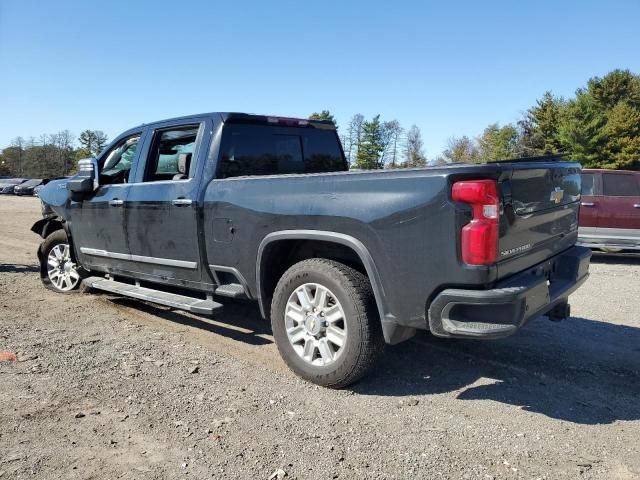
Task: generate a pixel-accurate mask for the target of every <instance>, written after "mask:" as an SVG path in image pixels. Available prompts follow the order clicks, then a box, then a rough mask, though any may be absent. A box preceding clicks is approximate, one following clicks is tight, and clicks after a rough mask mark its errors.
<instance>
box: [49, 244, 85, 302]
mask: <svg viewBox="0 0 640 480" xmlns="http://www.w3.org/2000/svg"><path fill="white" fill-rule="evenodd" d="M47 276H48V277H49V280H50V281H51V283H52V284H53V286H54V287H56V288H57V289H58V290H61V291H63V292H67V291H69V290H73V289H74V288H75V287H76V285H78V282H79V281H80V274H79V273H78V267H77V266H76V264H75V263H74V262H73V260H71V250H70V249H69V245H68V244H66V243H59V244H58V245H56V246H55V247H53V248H52V249H51V250H50V251H49V255H48V256H47Z"/></svg>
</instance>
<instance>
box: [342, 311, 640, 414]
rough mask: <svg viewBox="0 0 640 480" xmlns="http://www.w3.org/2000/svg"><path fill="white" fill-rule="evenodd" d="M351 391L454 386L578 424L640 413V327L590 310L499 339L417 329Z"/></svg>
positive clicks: (404, 392) (430, 390)
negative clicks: (595, 316) (596, 316)
mask: <svg viewBox="0 0 640 480" xmlns="http://www.w3.org/2000/svg"><path fill="white" fill-rule="evenodd" d="M353 391H354V392H356V393H359V394H362V395H383V396H410V395H413V396H420V395H435V394H451V393H453V394H454V396H455V398H456V399H458V400H465V401H474V400H491V401H494V402H499V403H504V404H508V405H514V406H517V407H520V408H522V409H524V410H526V411H529V412H534V413H539V414H542V415H546V416H548V417H550V418H555V419H559V420H566V421H569V422H573V423H579V424H607V423H613V422H615V421H618V420H638V419H640V404H639V402H638V398H639V397H640V329H639V328H634V327H628V326H623V325H614V324H611V323H605V322H600V321H594V320H589V319H585V318H571V319H570V320H568V321H565V322H562V323H560V324H557V325H556V324H554V325H550V324H549V322H548V320H546V318H539V319H536V320H534V321H533V322H531V323H530V324H529V325H528V326H527V327H526V328H525V329H523V330H522V331H521V332H520V333H519V334H517V335H516V336H514V337H511V338H508V339H504V340H499V341H488V342H479V341H462V340H446V339H437V338H435V337H432V336H430V335H428V334H421V335H420V334H419V335H418V336H417V337H416V338H414V339H413V340H411V341H409V342H407V343H405V344H400V345H397V346H394V347H390V348H389V349H388V350H387V355H386V356H385V357H384V358H383V360H382V362H380V364H379V366H378V368H377V369H376V371H374V372H373V373H372V374H371V375H370V376H368V377H367V378H366V379H365V380H363V381H362V382H360V383H359V384H357V385H355V386H354V388H353Z"/></svg>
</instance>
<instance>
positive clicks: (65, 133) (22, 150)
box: [0, 130, 108, 178]
mask: <svg viewBox="0 0 640 480" xmlns="http://www.w3.org/2000/svg"><path fill="white" fill-rule="evenodd" d="M107 142H108V138H107V135H106V134H105V133H104V132H103V131H102V130H84V131H83V132H82V133H81V134H80V135H79V136H78V138H77V139H76V138H75V136H74V135H73V134H72V133H71V132H70V131H69V130H61V131H60V132H58V133H53V134H43V135H40V137H38V138H35V137H30V138H28V139H24V138H23V137H16V138H14V139H13V140H12V141H11V144H10V145H9V146H8V147H6V148H4V149H3V150H2V153H0V175H10V176H14V177H25V178H52V177H58V176H64V175H69V174H70V173H73V172H74V171H75V169H76V165H77V162H78V160H79V159H81V158H87V157H91V156H94V155H97V154H98V153H100V152H101V151H102V149H103V148H104V147H105V146H106V145H107Z"/></svg>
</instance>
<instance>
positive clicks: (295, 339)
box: [285, 283, 347, 367]
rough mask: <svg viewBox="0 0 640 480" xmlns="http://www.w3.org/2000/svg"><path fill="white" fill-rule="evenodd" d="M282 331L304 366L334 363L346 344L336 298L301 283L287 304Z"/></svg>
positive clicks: (320, 288) (314, 285) (317, 286)
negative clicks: (283, 330)
mask: <svg viewBox="0 0 640 480" xmlns="http://www.w3.org/2000/svg"><path fill="white" fill-rule="evenodd" d="M285 328H286V330H287V337H288V339H289V343H290V344H291V346H292V347H293V350H294V351H295V352H296V354H297V355H298V356H299V357H300V358H302V359H303V360H304V361H305V362H306V363H308V364H310V365H314V366H318V367H324V366H327V365H330V364H332V363H333V362H335V361H336V360H337V359H338V358H339V357H340V355H341V354H342V352H343V351H344V349H345V345H346V343H347V322H346V317H345V314H344V310H343V308H342V305H340V302H339V301H338V298H337V297H336V296H335V295H334V294H333V293H332V292H331V290H329V289H328V288H327V287H324V286H323V285H320V284H318V283H305V284H304V285H300V286H299V287H297V288H296V289H295V290H294V291H293V293H292V294H291V295H290V296H289V300H287V306H286V309H285Z"/></svg>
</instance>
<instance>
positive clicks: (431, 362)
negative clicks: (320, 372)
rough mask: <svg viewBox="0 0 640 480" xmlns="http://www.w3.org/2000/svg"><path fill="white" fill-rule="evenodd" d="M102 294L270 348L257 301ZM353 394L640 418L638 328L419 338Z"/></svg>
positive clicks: (586, 420) (541, 327)
mask: <svg viewBox="0 0 640 480" xmlns="http://www.w3.org/2000/svg"><path fill="white" fill-rule="evenodd" d="M105 297H107V298H108V301H110V302H112V303H113V304H115V305H117V306H123V307H127V308H132V309H135V310H138V311H141V312H145V313H148V314H150V315H154V316H158V317H160V318H162V319H164V320H169V321H170V322H173V323H177V324H181V325H185V326H189V327H193V328H198V329H201V330H204V331H207V332H212V333H215V334H218V335H223V336H226V337H228V338H231V339H233V340H237V341H239V342H243V343H246V344H249V345H255V346H262V345H267V344H271V343H273V340H272V339H271V327H270V325H269V322H267V321H264V320H263V319H262V318H261V317H260V313H259V311H258V309H257V307H256V306H255V305H254V304H252V303H244V302H232V303H231V302H227V304H226V305H225V308H224V310H222V311H220V312H216V313H215V315H214V316H213V317H206V316H201V315H193V314H190V313H185V312H182V311H179V310H172V309H169V308H165V307H161V306H156V305H153V304H148V303H145V302H141V301H138V300H134V299H129V298H125V297H115V298H112V297H111V296H110V295H106V294H105ZM265 337H266V338H265ZM352 390H353V391H354V392H355V393H358V394H360V395H372V396H389V397H406V396H414V397H417V398H421V397H422V396H424V397H428V396H429V395H438V394H445V395H451V394H453V397H454V399H455V400H463V401H474V400H485V401H486V400H491V401H494V402H498V403H503V404H507V405H513V406H517V407H519V408H521V409H523V410H525V411H528V412H532V413H539V414H542V415H546V416H548V417H550V418H555V419H559V420H565V421H568V422H573V423H579V424H607V423H613V422H615V421H618V420H638V419H640V403H639V402H638V398H640V328H635V327H629V326H624V325H616V324H612V323H608V322H603V321H596V320H590V319H586V318H579V317H572V318H571V319H570V320H567V321H564V322H560V323H557V324H552V323H550V322H549V321H548V320H547V319H546V318H544V317H541V318H538V319H536V320H534V321H532V322H530V323H529V324H528V325H527V326H526V327H525V328H524V329H523V330H522V331H520V332H519V333H518V334H516V335H514V336H513V337H510V338H507V339H504V340H496V341H485V342H483V341H465V340H449V339H439V338H435V337H433V336H431V335H429V334H428V333H426V332H420V333H418V334H417V335H416V337H415V338H414V339H412V340H410V341H408V342H405V343H402V344H399V345H396V346H389V347H388V348H387V351H386V354H385V355H384V356H383V358H382V359H381V361H380V362H379V364H378V365H377V367H376V368H374V370H373V371H372V372H371V374H370V375H368V376H367V377H366V378H365V379H363V380H362V381H361V382H359V383H358V384H356V385H354V386H353V387H352ZM422 400H423V401H428V398H424V399H422Z"/></svg>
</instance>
